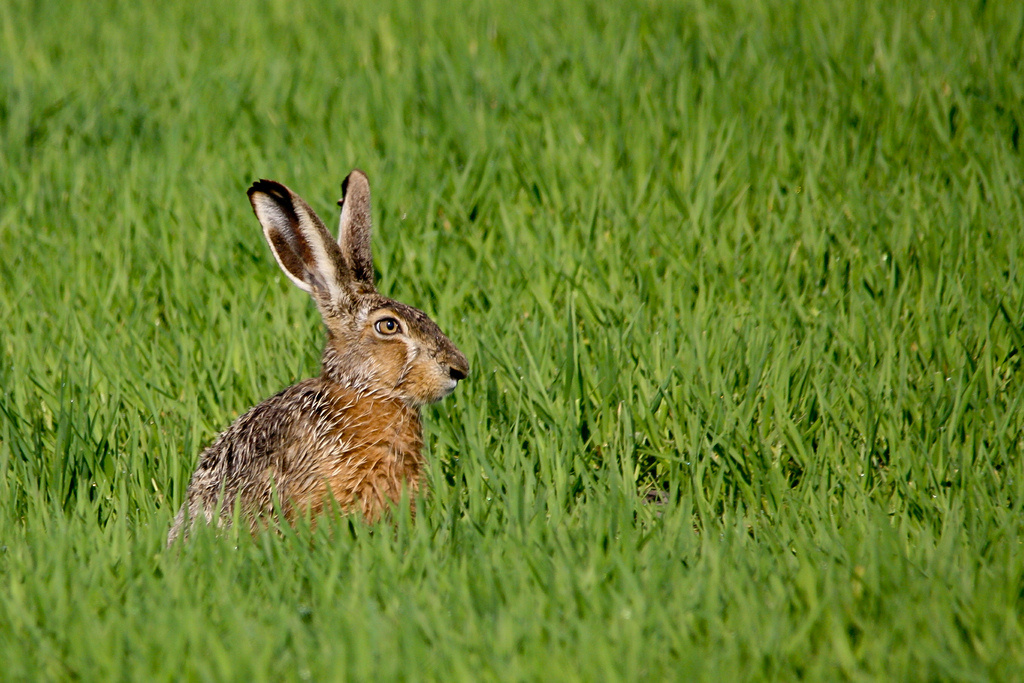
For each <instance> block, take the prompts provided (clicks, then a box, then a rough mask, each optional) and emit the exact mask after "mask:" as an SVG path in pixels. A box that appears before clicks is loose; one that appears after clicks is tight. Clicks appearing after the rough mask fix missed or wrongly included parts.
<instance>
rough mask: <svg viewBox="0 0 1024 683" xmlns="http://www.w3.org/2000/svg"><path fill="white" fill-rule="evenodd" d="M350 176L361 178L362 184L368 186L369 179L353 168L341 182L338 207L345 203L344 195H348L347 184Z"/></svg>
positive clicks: (350, 178) (359, 170)
mask: <svg viewBox="0 0 1024 683" xmlns="http://www.w3.org/2000/svg"><path fill="white" fill-rule="evenodd" d="M352 176H362V178H363V183H364V184H367V185H369V183H370V179H369V178H367V177H366V174H365V173H363V171H362V170H361V169H358V168H353V169H352V170H351V171H350V172H349V174H348V175H347V176H345V179H344V180H342V181H341V199H339V200H338V206H341V205H342V204H343V203H344V202H345V195H346V194H348V183H349V181H350V180H352Z"/></svg>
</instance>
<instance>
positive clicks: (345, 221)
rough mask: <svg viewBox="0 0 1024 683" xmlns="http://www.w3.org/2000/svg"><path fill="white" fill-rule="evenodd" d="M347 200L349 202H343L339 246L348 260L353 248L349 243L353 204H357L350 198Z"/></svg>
mask: <svg viewBox="0 0 1024 683" xmlns="http://www.w3.org/2000/svg"><path fill="white" fill-rule="evenodd" d="M345 199H347V200H349V201H344V200H343V201H342V202H341V219H340V220H339V221H338V246H340V247H341V253H342V254H343V255H344V256H345V258H346V259H347V258H348V255H349V253H351V252H350V251H349V250H350V249H351V248H352V245H350V244H349V243H348V242H349V235H348V233H349V228H350V226H351V225H352V204H354V203H355V202H354V201H351V198H350V197H346V198H345Z"/></svg>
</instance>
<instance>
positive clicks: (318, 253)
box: [295, 203, 344, 299]
mask: <svg viewBox="0 0 1024 683" xmlns="http://www.w3.org/2000/svg"><path fill="white" fill-rule="evenodd" d="M295 213H296V215H298V217H299V225H300V226H301V227H300V230H302V231H303V234H304V235H305V237H306V242H307V243H308V244H309V248H310V250H312V252H313V263H309V264H306V266H307V268H309V269H310V270H312V271H313V272H312V275H313V277H314V278H318V279H319V280H320V282H321V283H323V284H324V285H325V286H326V287H327V290H328V292H329V293H330V295H331V298H332V299H338V298H339V297H341V295H342V294H343V293H344V290H343V289H342V287H341V284H340V283H339V280H338V270H337V269H336V268H335V267H334V260H333V259H332V258H331V255H330V253H328V251H327V249H328V246H327V244H326V240H329V239H330V238H331V236H330V235H328V234H327V232H326V231H324V230H320V229H319V228H318V227H317V223H316V219H314V218H312V217H311V216H310V215H309V214H308V213H306V207H305V206H303V205H301V204H298V203H296V206H295ZM332 246H333V245H332ZM307 291H309V290H307Z"/></svg>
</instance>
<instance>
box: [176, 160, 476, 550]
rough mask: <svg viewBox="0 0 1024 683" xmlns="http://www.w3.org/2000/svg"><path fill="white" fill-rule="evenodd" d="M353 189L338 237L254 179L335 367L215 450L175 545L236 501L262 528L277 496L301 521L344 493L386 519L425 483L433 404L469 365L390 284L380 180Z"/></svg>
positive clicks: (275, 246) (262, 407)
mask: <svg viewBox="0 0 1024 683" xmlns="http://www.w3.org/2000/svg"><path fill="white" fill-rule="evenodd" d="M342 189H343V193H344V194H345V196H344V197H343V199H342V200H341V201H340V202H339V204H341V205H342V216H341V228H340V234H339V237H338V242H337V243H335V242H334V241H333V240H332V239H331V238H330V234H329V233H328V232H327V229H326V227H324V225H323V222H322V221H320V219H319V218H318V217H317V216H316V214H315V213H313V210H312V209H310V208H309V206H308V205H307V204H306V203H305V202H304V201H303V200H302V199H301V198H299V197H298V196H297V195H295V194H294V193H292V192H291V190H289V189H288V188H286V187H285V186H283V185H281V184H279V183H274V182H272V181H265V180H262V181H259V182H257V183H254V184H253V186H252V188H250V190H249V198H250V201H251V202H252V204H253V209H254V211H255V212H256V215H257V218H259V220H260V223H261V224H262V225H263V230H264V235H265V236H266V238H267V242H268V244H269V245H270V247H271V250H272V251H273V252H274V255H275V257H276V258H277V261H278V264H279V265H280V266H281V268H282V270H284V271H285V273H286V274H287V275H288V276H289V277H290V278H291V279H292V281H294V282H295V283H296V284H297V285H298V286H299V287H301V288H302V289H304V290H306V291H307V292H309V293H310V295H311V296H312V297H313V300H314V301H315V302H316V304H317V308H318V309H319V310H320V313H321V315H322V316H323V319H324V324H325V326H326V327H327V335H328V339H327V344H326V347H325V349H324V354H323V360H322V371H321V375H320V377H316V378H313V379H309V380H306V381H304V382H301V383H299V384H296V385H294V386H292V387H289V388H288V389H285V390H284V391H282V392H281V393H279V394H277V395H276V396H273V397H271V398H269V399H267V400H266V401H264V402H263V403H260V404H259V405H258V406H256V407H254V408H252V409H251V410H249V411H248V412H247V413H245V414H244V415H242V416H241V417H240V418H238V419H237V420H236V421H235V422H234V423H233V424H232V425H231V426H230V427H228V429H227V430H225V431H224V432H223V433H222V434H221V435H220V436H219V437H218V438H217V439H216V440H215V441H214V443H213V444H211V445H210V446H209V447H208V448H207V449H206V450H204V451H203V453H202V454H201V455H200V459H199V466H198V467H197V468H196V471H195V473H194V474H193V475H192V479H191V481H190V482H189V487H188V492H187V494H186V500H185V502H184V503H183V504H182V506H181V510H179V512H178V514H177V516H176V517H175V519H174V523H173V525H172V526H171V530H170V532H169V534H168V539H167V543H168V545H170V544H171V543H173V542H174V540H175V539H176V538H177V537H178V536H179V535H181V534H182V533H187V531H188V528H189V520H191V522H192V523H195V522H197V521H198V520H204V521H206V522H214V521H216V523H218V524H219V525H227V524H230V522H231V520H232V518H233V517H234V513H235V509H236V506H237V508H238V513H239V514H240V515H241V516H242V517H243V518H244V519H246V520H247V521H248V523H249V524H250V525H251V528H252V529H253V530H255V529H257V528H259V527H260V526H261V525H262V524H263V523H265V522H266V520H267V519H268V518H269V517H270V516H271V515H272V514H273V512H274V501H275V497H276V499H277V500H278V501H280V505H281V509H282V511H283V512H284V515H285V517H286V518H287V519H292V518H294V517H295V516H296V515H299V514H312V515H316V514H318V513H320V512H322V511H323V510H324V509H325V507H328V506H330V505H331V502H332V501H334V502H336V503H337V505H338V506H339V507H340V508H341V509H342V510H345V511H355V510H358V511H359V512H361V513H362V515H363V516H364V517H366V518H367V519H369V520H371V521H372V520H376V519H378V518H379V517H380V516H381V515H382V514H383V513H385V512H387V511H388V510H389V509H390V507H391V506H392V505H394V504H395V503H396V502H398V501H399V500H400V499H401V496H402V493H403V491H407V492H408V494H409V496H410V499H411V498H412V496H413V495H415V494H416V493H417V492H418V491H419V490H420V488H421V486H422V483H421V473H422V466H423V460H422V455H421V449H422V445H423V441H422V427H421V423H420V407H421V406H423V405H425V404H427V403H432V402H434V401H437V400H440V399H441V398H443V397H444V396H446V395H448V394H449V393H451V392H452V391H453V390H454V388H455V385H456V383H457V382H458V381H459V380H461V379H463V378H465V377H466V375H467V374H468V373H469V364H468V363H467V361H466V358H465V356H463V355H462V353H461V352H460V351H459V350H458V349H457V348H456V347H455V345H454V344H452V343H451V341H450V340H449V339H448V338H447V337H446V336H445V335H444V333H443V332H441V330H440V328H438V326H437V325H436V324H435V323H434V321H432V320H431V319H430V318H428V317H427V316H426V315H425V314H424V313H423V312H422V311H419V310H417V309H415V308H413V307H411V306H407V305H406V304H403V303H400V302H398V301H394V300H392V299H388V298H386V297H384V296H381V295H380V294H378V293H377V291H376V288H375V287H374V284H373V264H372V261H371V257H370V232H371V226H370V194H369V192H370V189H369V183H368V182H367V180H366V176H365V175H364V174H363V173H362V172H361V171H353V172H352V173H351V174H350V175H349V177H348V178H347V179H346V181H345V184H344V185H343V186H342ZM392 324H393V325H394V327H395V328H396V330H397V331H392V329H391V326H392ZM218 510H219V514H218Z"/></svg>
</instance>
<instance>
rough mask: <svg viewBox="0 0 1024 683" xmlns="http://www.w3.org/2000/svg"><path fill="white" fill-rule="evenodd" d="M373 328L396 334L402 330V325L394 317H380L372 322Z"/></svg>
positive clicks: (382, 332)
mask: <svg viewBox="0 0 1024 683" xmlns="http://www.w3.org/2000/svg"><path fill="white" fill-rule="evenodd" d="M373 329H375V330H377V331H378V332H380V333H381V334H398V333H399V332H401V331H402V326H401V325H399V324H398V321H397V320H395V319H394V318H381V319H380V320H378V321H377V322H376V323H374V325H373Z"/></svg>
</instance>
